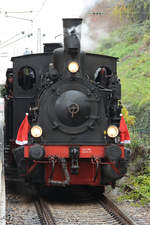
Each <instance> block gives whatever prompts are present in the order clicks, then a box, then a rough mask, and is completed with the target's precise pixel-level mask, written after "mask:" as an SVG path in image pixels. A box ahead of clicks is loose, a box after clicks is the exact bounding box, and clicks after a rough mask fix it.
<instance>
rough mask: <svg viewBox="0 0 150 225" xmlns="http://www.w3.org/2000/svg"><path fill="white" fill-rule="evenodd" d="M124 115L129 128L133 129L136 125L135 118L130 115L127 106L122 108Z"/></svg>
mask: <svg viewBox="0 0 150 225" xmlns="http://www.w3.org/2000/svg"><path fill="white" fill-rule="evenodd" d="M122 114H123V116H124V119H125V121H126V123H127V125H128V126H129V127H131V126H133V125H134V124H135V116H131V115H129V112H128V110H127V108H126V107H125V106H123V108H122Z"/></svg>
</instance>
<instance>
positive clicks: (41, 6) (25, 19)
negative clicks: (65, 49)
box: [0, 0, 101, 83]
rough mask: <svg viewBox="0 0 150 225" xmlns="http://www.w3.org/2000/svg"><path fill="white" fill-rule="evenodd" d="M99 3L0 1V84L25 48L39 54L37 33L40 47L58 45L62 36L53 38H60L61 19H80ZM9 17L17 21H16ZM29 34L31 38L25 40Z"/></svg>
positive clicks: (78, 0)
mask: <svg viewBox="0 0 150 225" xmlns="http://www.w3.org/2000/svg"><path fill="white" fill-rule="evenodd" d="M100 1H101V0H76V1H75V0H53V1H52V0H13V1H10V0H1V1H0V28H1V29H0V83H2V82H4V80H5V71H6V68H8V67H11V62H10V57H12V56H16V55H21V54H23V53H24V51H25V49H26V48H28V49H29V50H32V51H33V52H34V53H36V51H37V50H39V45H38V47H37V43H38V44H39V36H40V35H38V34H40V32H38V29H40V31H41V42H42V43H44V42H61V41H62V36H59V37H58V38H56V39H55V36H56V35H59V34H62V18H70V17H80V15H81V14H82V13H83V12H84V11H86V10H87V9H89V8H90V7H92V6H93V5H94V4H95V3H96V2H100ZM28 11H32V13H28ZM7 16H8V17H7ZM12 17H18V19H17V18H12ZM30 20H32V21H33V22H32V21H30ZM85 23H86V21H85ZM22 32H25V33H24V34H23V33H22ZM31 33H32V34H33V36H30V35H29V36H30V37H26V36H27V35H28V34H31ZM18 39H21V40H18ZM12 42H14V43H12ZM10 43H12V44H10Z"/></svg>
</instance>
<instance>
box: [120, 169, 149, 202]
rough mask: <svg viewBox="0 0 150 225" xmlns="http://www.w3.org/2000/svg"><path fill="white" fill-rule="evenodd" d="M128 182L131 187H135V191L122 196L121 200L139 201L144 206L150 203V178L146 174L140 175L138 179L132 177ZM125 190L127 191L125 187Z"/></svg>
mask: <svg viewBox="0 0 150 225" xmlns="http://www.w3.org/2000/svg"><path fill="white" fill-rule="evenodd" d="M149 170H150V167H149ZM128 182H129V185H131V186H132V187H133V190H132V191H130V192H126V193H125V194H124V195H122V196H120V197H119V199H120V200H124V199H129V200H134V201H135V202H136V201H138V202H139V203H140V204H142V205H144V204H146V203H150V176H147V175H146V174H145V175H138V176H136V177H135V176H130V178H129V180H128ZM123 190H125V185H124V188H123Z"/></svg>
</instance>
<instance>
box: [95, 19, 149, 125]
mask: <svg viewBox="0 0 150 225" xmlns="http://www.w3.org/2000/svg"><path fill="white" fill-rule="evenodd" d="M96 53H100V54H107V55H110V56H116V57H119V62H118V76H119V77H120V80H121V83H122V102H123V104H124V105H125V106H126V107H127V108H128V110H129V111H130V112H131V113H132V114H134V115H135V116H136V117H137V119H136V121H137V126H138V127H143V128H146V127H148V126H150V20H146V21H145V22H144V23H141V24H132V25H126V26H124V27H122V28H120V29H118V30H116V31H115V32H113V33H110V35H109V38H107V39H105V40H104V41H103V42H101V43H100V45H99V47H98V48H97V50H96Z"/></svg>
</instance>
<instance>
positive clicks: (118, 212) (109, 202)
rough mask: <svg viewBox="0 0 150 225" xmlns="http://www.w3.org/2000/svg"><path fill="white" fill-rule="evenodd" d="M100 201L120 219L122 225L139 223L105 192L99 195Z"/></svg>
mask: <svg viewBox="0 0 150 225" xmlns="http://www.w3.org/2000/svg"><path fill="white" fill-rule="evenodd" d="M98 201H99V203H100V204H101V205H102V206H103V207H104V208H105V209H106V210H107V211H108V212H109V213H110V214H111V215H112V216H113V217H115V218H116V220H118V221H120V222H121V224H122V225H137V224H136V223H135V222H134V221H133V220H132V219H130V218H129V217H128V216H127V215H126V214H125V213H123V212H122V211H121V210H120V209H119V208H118V206H117V205H116V204H115V203H114V202H113V201H112V200H111V199H109V198H108V197H106V196H105V195H104V194H103V195H101V196H100V197H98Z"/></svg>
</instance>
